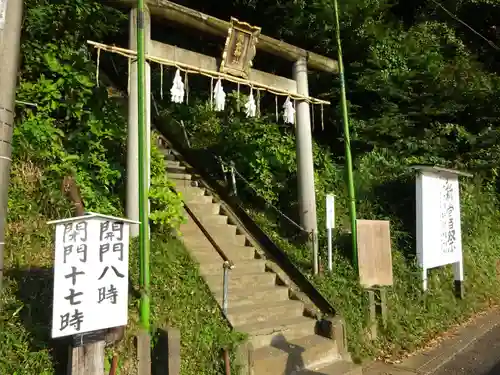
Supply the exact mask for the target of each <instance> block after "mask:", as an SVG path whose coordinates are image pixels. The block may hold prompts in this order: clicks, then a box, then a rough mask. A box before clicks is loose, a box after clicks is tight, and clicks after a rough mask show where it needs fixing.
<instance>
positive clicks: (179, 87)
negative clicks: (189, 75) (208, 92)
mask: <svg viewBox="0 0 500 375" xmlns="http://www.w3.org/2000/svg"><path fill="white" fill-rule="evenodd" d="M170 96H171V97H172V101H173V102H174V103H182V102H184V83H183V82H182V78H181V71H180V70H179V69H177V71H176V72H175V77H174V83H173V85H172V88H171V89H170Z"/></svg>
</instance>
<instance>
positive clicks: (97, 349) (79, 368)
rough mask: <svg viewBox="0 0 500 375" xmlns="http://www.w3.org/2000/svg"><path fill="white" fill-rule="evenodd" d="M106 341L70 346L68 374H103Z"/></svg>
mask: <svg viewBox="0 0 500 375" xmlns="http://www.w3.org/2000/svg"><path fill="white" fill-rule="evenodd" d="M104 347H105V342H104V340H102V341H97V342H94V343H91V344H86V345H84V346H78V347H70V356H69V364H68V375H103V374H104Z"/></svg>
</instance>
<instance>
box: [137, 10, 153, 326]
mask: <svg viewBox="0 0 500 375" xmlns="http://www.w3.org/2000/svg"><path fill="white" fill-rule="evenodd" d="M144 12H145V9H144V0H137V93H138V107H137V110H138V122H139V124H138V125H139V126H138V131H139V220H140V222H141V224H140V227H139V264H140V270H139V279H140V281H139V282H140V287H141V304H140V315H141V317H140V319H141V324H142V327H143V328H144V329H145V330H147V331H149V327H150V325H149V204H148V195H149V186H148V155H147V129H146V97H145V91H146V86H145V66H146V58H145V46H144V44H145V43H144V27H145V19H144V18H145V16H144Z"/></svg>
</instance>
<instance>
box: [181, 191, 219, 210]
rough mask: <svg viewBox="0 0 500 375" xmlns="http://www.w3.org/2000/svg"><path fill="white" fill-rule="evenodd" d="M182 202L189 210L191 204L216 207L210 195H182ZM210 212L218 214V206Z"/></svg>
mask: <svg viewBox="0 0 500 375" xmlns="http://www.w3.org/2000/svg"><path fill="white" fill-rule="evenodd" d="M181 194H182V193H181ZM182 200H183V201H184V203H186V204H187V206H188V207H189V208H191V206H192V205H193V204H196V205H211V204H215V205H217V203H215V202H214V201H213V200H214V198H213V197H212V196H211V195H201V194H199V195H184V194H182ZM191 210H192V208H191ZM212 212H213V213H214V214H218V213H220V204H219V205H218V206H216V207H214V210H213V211H212Z"/></svg>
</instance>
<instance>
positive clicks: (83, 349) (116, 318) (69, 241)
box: [48, 213, 135, 375]
mask: <svg viewBox="0 0 500 375" xmlns="http://www.w3.org/2000/svg"><path fill="white" fill-rule="evenodd" d="M131 223H135V222H134V221H131V220H126V219H121V218H116V217H112V216H105V215H100V214H95V213H88V214H87V215H84V216H78V217H73V218H69V219H63V220H56V221H51V222H49V223H48V224H55V225H56V234H55V261H54V294H53V312H52V338H60V337H68V336H72V338H73V340H72V341H73V343H72V347H73V348H72V353H71V362H70V367H69V369H68V372H69V373H70V374H71V375H84V374H85V375H103V373H104V347H105V335H106V330H107V329H109V328H112V327H119V326H126V325H127V317H128V253H129V252H128V248H129V225H130V224H131Z"/></svg>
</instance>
